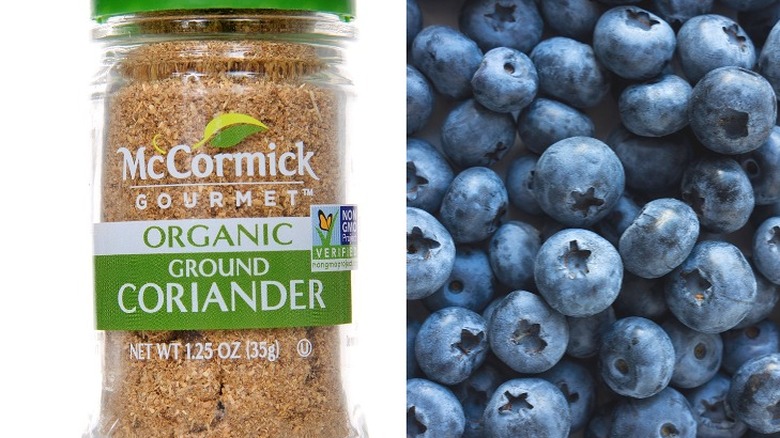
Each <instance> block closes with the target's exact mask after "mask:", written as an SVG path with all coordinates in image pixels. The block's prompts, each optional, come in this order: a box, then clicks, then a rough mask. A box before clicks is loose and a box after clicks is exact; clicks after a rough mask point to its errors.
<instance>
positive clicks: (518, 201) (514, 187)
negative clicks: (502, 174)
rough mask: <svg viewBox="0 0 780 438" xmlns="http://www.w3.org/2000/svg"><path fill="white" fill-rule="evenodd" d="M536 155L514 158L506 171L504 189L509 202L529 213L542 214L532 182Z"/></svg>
mask: <svg viewBox="0 0 780 438" xmlns="http://www.w3.org/2000/svg"><path fill="white" fill-rule="evenodd" d="M538 159H539V157H537V156H536V155H533V154H526V155H521V156H519V157H517V158H515V159H514V160H513V161H512V162H511V163H510V164H509V168H507V171H506V191H507V195H509V203H510V204H512V206H513V207H516V208H518V209H520V210H521V211H523V212H524V213H528V214H531V215H540V214H542V209H541V207H539V203H538V202H536V198H534V191H533V182H534V169H536V161H537V160H538Z"/></svg>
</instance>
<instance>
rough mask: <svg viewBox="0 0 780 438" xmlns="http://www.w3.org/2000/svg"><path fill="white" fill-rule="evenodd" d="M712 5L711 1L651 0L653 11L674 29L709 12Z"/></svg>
mask: <svg viewBox="0 0 780 438" xmlns="http://www.w3.org/2000/svg"><path fill="white" fill-rule="evenodd" d="M713 3H714V1H713V0H653V11H654V12H655V13H656V14H658V15H659V16H660V17H661V18H663V19H664V20H666V22H667V23H669V24H670V25H671V26H672V27H674V28H675V29H676V28H679V27H680V25H682V24H683V23H685V22H686V21H688V20H690V19H691V18H693V17H695V16H697V15H702V14H706V13H708V12H710V11H711V10H712V4H713Z"/></svg>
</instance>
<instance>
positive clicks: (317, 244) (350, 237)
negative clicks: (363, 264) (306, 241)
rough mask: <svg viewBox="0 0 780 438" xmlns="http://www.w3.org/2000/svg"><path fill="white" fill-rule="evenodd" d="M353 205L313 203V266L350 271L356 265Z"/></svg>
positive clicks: (317, 270)
mask: <svg viewBox="0 0 780 438" xmlns="http://www.w3.org/2000/svg"><path fill="white" fill-rule="evenodd" d="M356 213H357V211H356V208H355V206H354V205H312V206H311V228H312V245H311V270H312V272H322V271H348V270H351V269H354V268H355V267H356V265H357V214H356Z"/></svg>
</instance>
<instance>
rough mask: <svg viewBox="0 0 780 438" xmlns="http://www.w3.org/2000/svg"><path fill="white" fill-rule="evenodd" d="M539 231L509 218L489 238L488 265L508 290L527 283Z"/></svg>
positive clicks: (531, 270) (530, 276)
mask: <svg viewBox="0 0 780 438" xmlns="http://www.w3.org/2000/svg"><path fill="white" fill-rule="evenodd" d="M541 244H542V242H541V238H540V236H539V231H538V230H537V229H536V228H534V227H533V226H532V225H529V224H527V223H524V222H520V221H509V222H507V223H505V224H503V225H501V227H500V228H499V229H498V230H497V231H496V232H495V234H493V237H492V238H491V239H490V249H489V255H490V266H492V268H493V272H495V274H496V278H498V281H500V282H501V283H502V284H503V285H505V286H507V287H509V288H510V289H513V290H514V289H521V288H523V287H526V286H528V285H529V283H530V282H531V280H532V279H533V275H534V261H535V260H536V254H537V252H539V247H540V246H541Z"/></svg>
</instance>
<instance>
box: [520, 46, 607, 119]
mask: <svg viewBox="0 0 780 438" xmlns="http://www.w3.org/2000/svg"><path fill="white" fill-rule="evenodd" d="M531 60H532V61H533V62H534V65H536V71H537V72H538V74H539V88H540V89H541V90H542V91H544V93H546V94H547V95H550V96H553V97H555V98H557V99H560V100H561V101H563V102H564V103H567V104H569V105H571V106H574V107H577V108H592V107H594V106H596V105H598V104H599V103H600V102H601V101H602V100H603V99H604V96H606V95H607V93H608V92H609V86H610V81H609V72H608V71H607V70H606V69H605V68H604V67H603V66H602V65H601V64H600V63H599V62H598V61H597V60H596V56H595V54H594V53H593V49H592V48H591V47H590V46H589V45H587V44H583V43H581V42H579V41H577V40H573V39H571V38H566V37H553V38H550V39H546V40H544V41H542V42H540V43H539V44H537V45H536V47H534V50H533V51H532V52H531Z"/></svg>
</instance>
